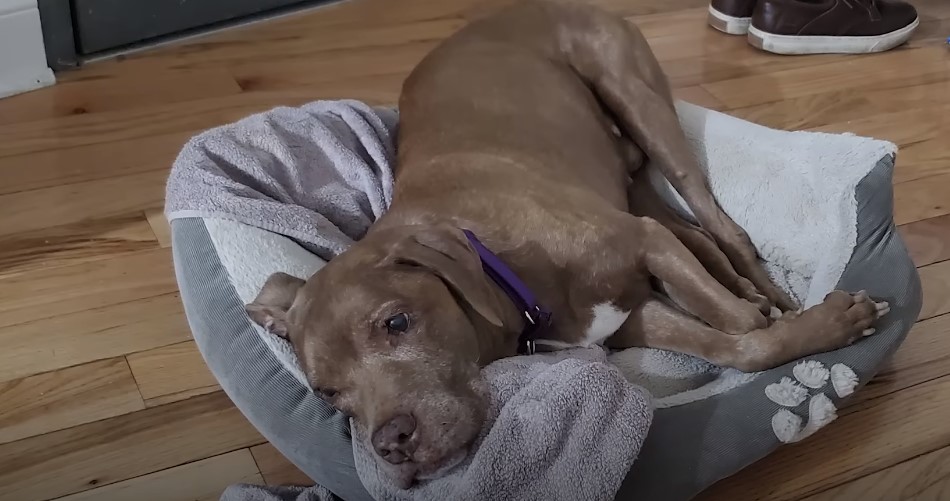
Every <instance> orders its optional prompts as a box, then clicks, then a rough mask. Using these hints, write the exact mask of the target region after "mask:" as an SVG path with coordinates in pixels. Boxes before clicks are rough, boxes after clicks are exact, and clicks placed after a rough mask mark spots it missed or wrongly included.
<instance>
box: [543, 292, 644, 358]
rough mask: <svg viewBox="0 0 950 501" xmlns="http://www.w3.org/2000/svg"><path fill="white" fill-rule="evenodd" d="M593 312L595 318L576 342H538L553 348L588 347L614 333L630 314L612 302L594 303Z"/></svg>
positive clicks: (599, 342)
mask: <svg viewBox="0 0 950 501" xmlns="http://www.w3.org/2000/svg"><path fill="white" fill-rule="evenodd" d="M592 313H593V317H594V318H592V319H591V321H590V325H588V326H587V329H585V330H584V337H583V338H581V339H580V340H579V341H577V342H576V343H565V342H564V341H556V340H553V339H539V340H537V341H536V342H537V343H538V344H542V345H545V346H550V347H552V348H561V349H563V348H574V347H577V346H581V347H585V348H588V347H591V346H594V345H598V344H602V343H603V342H604V341H605V340H606V339H607V338H609V337H610V336H611V335H613V333H615V332H617V329H619V328H620V326H621V325H623V323H624V322H626V321H627V317H629V316H630V312H629V311H622V310H619V309H617V308H616V307H615V306H614V305H612V304H610V303H600V304H597V305H594V307H593V311H592Z"/></svg>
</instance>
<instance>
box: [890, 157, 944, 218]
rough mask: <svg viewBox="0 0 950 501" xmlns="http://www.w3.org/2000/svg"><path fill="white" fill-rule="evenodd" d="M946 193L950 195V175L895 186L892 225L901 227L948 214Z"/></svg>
mask: <svg viewBox="0 0 950 501" xmlns="http://www.w3.org/2000/svg"><path fill="white" fill-rule="evenodd" d="M898 162H900V160H898ZM947 193H950V173H948V174H941V175H938V176H931V177H927V178H921V179H914V180H913V181H907V182H905V183H900V184H897V185H895V186H894V223H895V224H897V225H902V224H907V223H913V222H915V221H922V220H924V219H930V218H932V217H939V216H944V215H946V214H950V199H948V198H947Z"/></svg>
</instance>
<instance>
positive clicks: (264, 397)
mask: <svg viewBox="0 0 950 501" xmlns="http://www.w3.org/2000/svg"><path fill="white" fill-rule="evenodd" d="M677 111H678V113H679V115H680V119H681V123H682V124H683V127H684V130H685V131H686V132H687V136H688V138H689V139H690V142H691V144H692V146H693V147H694V150H695V152H696V155H697V158H699V159H700V161H701V163H702V165H703V167H704V168H705V169H706V171H707V173H708V177H709V179H710V184H711V187H712V189H713V192H714V193H715V195H716V197H717V199H718V200H719V201H720V204H721V205H722V206H723V208H724V209H725V210H726V212H728V213H729V214H730V216H731V217H733V218H734V219H735V220H736V221H737V222H738V223H739V224H740V225H742V226H743V227H745V228H746V229H747V231H748V232H749V234H750V237H751V238H752V240H753V242H754V243H755V244H756V246H757V248H758V249H759V252H760V254H761V255H762V256H763V258H764V260H765V263H766V266H767V268H768V269H769V271H770V273H771V274H772V276H773V277H774V278H775V279H776V281H777V282H778V283H780V284H781V285H783V286H784V287H785V288H786V289H787V290H789V291H790V292H791V293H792V294H793V295H794V296H795V297H797V298H798V299H799V300H800V301H801V302H802V303H803V304H804V305H806V306H810V305H812V304H815V303H817V302H820V300H821V299H822V297H823V296H824V294H826V293H827V292H829V291H830V290H832V289H834V288H839V289H844V290H850V291H857V290H861V289H864V290H867V291H868V292H869V293H870V295H871V296H873V297H875V298H877V299H883V300H886V301H888V302H889V303H890V305H891V312H890V314H889V315H888V316H886V317H885V318H883V319H882V320H880V321H879V322H878V324H877V325H876V328H877V332H876V334H874V335H873V336H871V337H868V338H865V339H862V340H861V341H860V342H858V343H856V344H854V345H852V346H849V347H846V348H843V349H840V350H837V351H834V352H829V353H823V354H818V355H815V356H811V357H807V358H806V359H804V360H800V361H795V362H792V363H789V364H786V365H784V366H781V367H778V368H775V369H772V370H769V371H765V372H762V373H757V374H743V373H740V372H738V371H735V370H721V369H719V368H716V367H713V366H710V365H709V364H705V363H703V362H701V361H697V360H695V359H690V358H689V357H685V356H682V355H679V354H670V353H665V352H660V351H657V350H644V349H633V350H626V351H624V352H619V353H616V354H613V355H611V357H610V359H611V361H613V362H614V363H615V364H616V365H617V366H619V367H621V369H622V370H623V372H624V375H625V376H626V377H627V378H628V379H630V380H631V381H633V382H635V383H637V384H639V385H642V386H643V387H645V388H646V389H647V390H649V391H650V392H651V393H652V394H653V397H654V405H655V409H654V411H653V420H652V425H651V426H650V428H649V434H648V435H647V437H646V440H645V442H644V443H643V444H642V447H641V448H640V451H639V456H638V457H637V459H636V461H635V462H634V463H633V466H632V468H631V469H630V470H629V472H628V473H627V475H626V476H625V478H624V479H623V481H622V485H620V487H619V491H618V492H617V494H616V498H617V499H664V500H669V499H688V498H690V497H692V496H693V495H695V494H696V493H698V492H700V491H701V490H702V489H704V488H705V487H707V486H709V485H711V484H712V483H714V482H716V481H718V480H719V479H721V478H724V477H726V476H729V475H732V474H734V473H735V472H737V471H739V470H740V469H742V468H744V467H745V466H747V465H749V464H751V463H752V462H754V461H756V460H758V459H761V458H762V457H764V456H765V455H767V454H769V453H770V452H771V451H773V450H775V449H776V448H777V447H779V446H781V445H782V444H784V443H792V442H797V441H800V440H802V439H805V438H807V437H808V436H810V435H811V434H812V433H814V432H815V431H817V430H818V429H819V428H821V427H822V426H824V425H826V424H828V423H829V422H831V421H832V420H833V419H834V418H835V411H836V408H837V407H838V406H840V402H841V401H842V400H843V399H846V398H847V397H848V396H850V395H851V394H852V393H853V392H854V391H855V390H856V389H857V388H859V387H860V386H861V385H863V384H864V383H866V382H867V381H868V380H869V379H870V378H871V377H872V376H873V375H874V374H875V372H876V371H877V370H878V368H879V367H880V365H881V363H882V362H883V361H884V360H885V359H886V358H887V357H888V356H889V355H890V354H891V353H892V352H893V351H894V350H895V349H896V348H897V347H898V346H899V344H900V343H901V341H902V340H903V339H904V337H905V335H906V334H907V332H908V331H909V329H910V327H911V326H912V324H913V323H914V321H915V320H916V318H917V315H918V313H919V310H920V306H921V293H920V284H919V278H918V276H917V273H916V269H915V267H914V265H913V263H912V262H911V260H910V258H909V256H908V255H907V252H906V250H905V248H904V245H903V243H902V241H901V239H900V237H899V236H898V234H897V232H896V230H895V228H894V224H893V220H892V216H891V214H892V190H891V177H892V172H893V168H894V159H895V153H896V148H895V147H894V146H893V145H891V144H890V143H886V142H882V141H876V140H872V139H868V138H860V137H855V136H850V135H830V134H820V133H805V132H782V131H776V130H772V129H767V128H764V127H760V126H757V125H754V124H751V123H748V122H744V121H742V120H738V119H735V118H732V117H729V116H726V115H723V114H720V113H717V112H714V111H710V110H706V109H703V108H700V107H696V106H693V105H689V104H686V103H677ZM397 126H398V116H397V115H396V113H395V112H393V111H392V110H387V109H372V108H369V107H367V106H365V105H362V104H360V103H354V102H317V103H311V104H309V105H306V106H303V107H301V108H278V109H275V110H272V111H270V112H267V113H264V114H260V115H255V116H253V117H249V118H247V119H245V120H242V121H240V122H237V123H235V124H230V125H228V126H224V127H221V128H218V129H214V130H212V131H208V132H206V133H204V134H202V135H200V136H198V137H196V138H194V139H192V141H190V142H189V144H188V145H186V147H185V149H184V150H183V152H182V154H181V155H180V156H179V158H178V160H177V161H176V164H175V167H174V169H173V171H172V175H171V178H170V180H169V186H168V196H167V200H166V215H167V217H168V218H169V220H170V222H171V228H172V237H173V250H174V258H175V269H176V273H177V278H178V282H179V286H180V289H181V297H182V301H183V303H184V305H185V310H186V314H187V316H188V320H189V323H190V325H191V329H192V331H193V334H194V337H195V340H196V341H197V344H198V346H199V349H200V350H201V352H202V354H203V356H204V357H205V360H206V362H207V363H208V366H209V367H210V368H211V370H212V372H213V373H214V375H215V376H216V378H217V379H218V381H219V382H220V384H221V386H222V387H223V388H224V390H225V391H226V392H227V394H228V395H229V396H230V398H231V399H232V400H233V401H234V403H235V404H236V405H237V407H238V408H239V409H240V410H241V411H242V412H243V413H244V414H245V416H247V418H248V419H249V420H250V421H251V423H252V424H254V426H255V427H257V429H258V430H260V432H261V433H262V434H263V435H264V436H265V437H266V438H267V439H268V440H270V441H271V442H272V443H273V444H274V445H275V446H276V447H277V448H278V449H279V450H280V451H281V452H282V453H283V454H284V455H285V456H286V457H287V458H289V459H290V460H291V461H293V462H294V463H295V464H296V465H297V466H298V467H299V468H300V469H301V470H303V471H304V472H305V473H307V474H308V475H309V476H310V477H311V478H313V479H314V480H315V481H316V482H317V483H318V484H320V485H321V486H323V487H325V488H326V489H329V491H332V493H334V494H335V495H336V496H339V497H340V498H342V499H344V500H347V501H356V500H368V499H372V496H371V495H370V494H369V492H368V491H367V489H366V487H364V485H363V483H361V481H360V477H359V476H358V475H357V470H356V466H355V463H354V453H353V446H352V443H351V435H350V428H349V423H348V422H347V420H346V418H345V417H344V416H342V415H341V414H339V413H337V412H335V411H334V410H333V409H332V408H331V407H329V406H328V405H326V404H325V403H324V402H323V401H322V400H320V399H319V398H317V397H316V396H314V395H313V394H312V393H311V392H310V391H309V390H308V388H306V386H305V385H304V383H303V379H302V375H301V374H300V371H299V369H297V368H296V365H295V361H294V358H293V353H292V351H291V350H290V349H289V346H288V345H286V343H284V342H282V341H281V340H279V339H277V338H274V337H272V336H270V335H269V334H267V333H266V332H264V331H263V330H261V329H260V328H259V327H257V326H256V325H254V324H252V323H251V322H250V321H249V320H248V318H247V316H246V314H245V311H244V304H245V303H247V302H249V301H250V300H251V299H252V298H253V297H254V295H255V294H256V293H257V291H258V289H259V288H260V286H261V284H262V283H263V280H264V279H265V278H266V277H267V276H268V275H269V274H270V273H272V272H274V271H284V272H287V273H290V274H292V275H296V276H299V277H307V276H309V275H310V274H312V273H313V272H314V271H315V270H317V269H319V267H320V266H322V264H323V263H324V262H325V261H324V259H330V258H332V256H334V255H336V254H338V253H339V252H342V251H343V250H344V249H345V248H346V246H347V245H348V244H349V243H351V242H352V241H353V240H355V239H358V238H359V237H360V236H361V235H362V233H363V232H365V229H366V228H367V227H368V225H369V224H371V222H372V221H373V220H374V219H375V218H376V217H379V215H380V214H382V212H383V211H385V209H386V206H387V205H388V202H389V200H390V196H391V183H392V178H391V171H390V169H389V167H390V165H391V162H392V159H393V140H392V138H393V137H394V136H395V133H396V130H397ZM314 147H316V149H313V148H314ZM341 166H342V167H341ZM354 166H355V167H354ZM357 167H358V168H357ZM648 168H649V167H648ZM321 169H323V170H321ZM334 169H336V170H334ZM265 171H266V174H267V176H269V178H268V181H273V184H274V185H273V186H268V185H267V182H265V181H261V176H262V174H264V173H265ZM651 174H653V172H652V171H651ZM653 180H654V185H655V186H656V187H657V188H658V189H659V190H660V191H661V193H663V194H664V197H665V198H666V200H667V201H668V202H669V203H670V204H671V205H673V206H674V207H676V208H678V209H679V210H681V211H683V213H684V215H685V216H687V217H689V214H688V211H687V210H686V209H685V208H684V207H685V205H684V204H683V203H682V200H681V199H679V197H678V196H677V195H676V194H675V192H673V191H672V189H671V188H670V187H669V185H668V183H666V182H665V180H663V179H662V178H660V177H659V176H655V175H654V176H653ZM221 193H226V194H227V195H228V197H232V198H231V199H229V198H227V197H225V198H221V197H220V194H221ZM235 200H236V201H237V203H233V202H234V201H235ZM275 211H279V212H275ZM278 213H279V214H280V216H274V217H273V218H270V219H268V218H262V217H261V215H262V214H268V215H272V214H278ZM578 459H580V458H578ZM275 499H276V498H275Z"/></svg>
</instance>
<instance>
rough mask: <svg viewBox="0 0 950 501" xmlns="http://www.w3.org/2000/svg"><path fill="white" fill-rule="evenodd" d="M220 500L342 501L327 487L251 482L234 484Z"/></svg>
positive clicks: (225, 491)
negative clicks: (266, 485) (270, 484)
mask: <svg viewBox="0 0 950 501" xmlns="http://www.w3.org/2000/svg"><path fill="white" fill-rule="evenodd" d="M220 501H342V500H341V499H340V498H338V497H336V496H335V495H334V494H333V493H332V492H330V491H329V489H327V488H325V487H321V486H319V485H314V486H313V487H296V486H279V487H265V486H261V485H253V484H234V485H232V486H229V487H228V488H227V489H225V490H224V493H222V494H221V498H220Z"/></svg>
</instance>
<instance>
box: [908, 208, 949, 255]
mask: <svg viewBox="0 0 950 501" xmlns="http://www.w3.org/2000/svg"><path fill="white" fill-rule="evenodd" d="M897 231H898V232H899V233H900V235H901V238H903V239H904V245H906V246H907V251H908V252H909V253H910V256H911V258H912V259H913V260H914V264H916V265H917V266H926V265H928V264H933V263H937V262H940V261H943V260H946V259H950V215H946V216H940V217H934V218H930V219H925V220H923V221H916V222H913V223H910V224H905V225H903V226H899V227H898V228H897Z"/></svg>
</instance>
